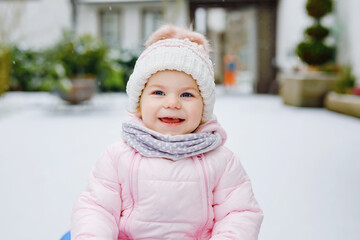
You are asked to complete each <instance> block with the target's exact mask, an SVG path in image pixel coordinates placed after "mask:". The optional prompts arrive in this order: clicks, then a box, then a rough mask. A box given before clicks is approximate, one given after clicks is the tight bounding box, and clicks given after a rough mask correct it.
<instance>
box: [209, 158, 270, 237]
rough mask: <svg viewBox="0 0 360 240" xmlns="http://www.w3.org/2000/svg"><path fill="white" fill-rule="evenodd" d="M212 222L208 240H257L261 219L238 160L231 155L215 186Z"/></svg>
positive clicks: (246, 176) (260, 211)
mask: <svg viewBox="0 0 360 240" xmlns="http://www.w3.org/2000/svg"><path fill="white" fill-rule="evenodd" d="M213 204H214V206H213V209H214V215H215V224H214V227H213V231H212V237H211V238H210V239H211V240H220V239H221V240H225V239H229V240H230V239H232V240H235V239H236V240H256V239H258V234H259V230H260V226H261V223H262V220H263V213H262V210H261V209H260V207H259V205H258V203H257V201H256V199H255V197H254V194H253V191H252V187H251V183H250V179H249V177H248V175H247V174H246V172H245V170H244V169H243V167H242V166H241V163H240V161H239V159H238V158H237V157H236V156H234V155H233V154H232V157H231V158H230V160H229V161H228V163H227V166H226V168H225V171H224V172H223V175H222V177H221V178H220V180H219V182H218V184H217V186H216V187H215V189H214V203H213Z"/></svg>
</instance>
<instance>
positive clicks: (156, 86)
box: [149, 84, 200, 92]
mask: <svg viewBox="0 0 360 240" xmlns="http://www.w3.org/2000/svg"><path fill="white" fill-rule="evenodd" d="M149 88H166V87H165V86H163V85H160V84H153V85H151V84H150V85H149ZM185 90H194V91H199V92H200V89H198V88H195V87H183V88H180V91H185Z"/></svg>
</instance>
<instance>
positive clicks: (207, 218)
mask: <svg viewBox="0 0 360 240" xmlns="http://www.w3.org/2000/svg"><path fill="white" fill-rule="evenodd" d="M126 91H127V94H128V96H129V110H130V112H132V113H133V114H131V116H130V119H129V121H128V122H125V123H123V125H122V128H123V141H121V142H118V143H115V144H113V145H111V146H110V147H109V148H108V149H107V150H106V151H105V152H104V153H103V154H102V156H101V157H100V160H99V161H98V163H97V164H96V166H95V167H94V169H93V170H92V172H91V174H90V178H89V183H88V187H87V189H86V191H85V192H84V193H83V194H82V195H81V196H80V197H79V199H78V201H77V203H76V204H75V207H74V210H73V215H72V228H71V233H72V239H74V240H80V239H98V240H100V239H102V240H105V239H109V240H110V239H112V240H117V239H179V240H183V239H212V240H215V239H236V240H250V239H257V237H258V233H259V229H260V225H261V222H262V218H263V214H262V211H261V209H260V208H259V205H258V204H257V202H256V200H255V198H254V195H253V192H252V189H251V184H250V180H249V178H248V176H247V174H246V172H245V171H244V169H243V167H242V166H241V163H240V161H239V159H238V158H237V157H236V156H235V155H234V154H233V153H232V152H231V151H230V150H229V149H227V148H226V147H224V146H223V145H224V143H225V140H226V134H225V131H224V130H223V129H222V128H221V126H220V125H219V123H218V122H217V121H216V120H215V118H214V116H213V108H214V101H215V83H214V72H213V65H212V63H211V61H210V59H209V46H208V43H207V40H206V39H205V38H204V36H202V35H201V34H199V33H196V32H193V31H190V30H186V29H181V28H177V27H173V26H169V25H167V26H164V27H162V28H160V29H159V30H158V31H156V32H155V33H153V35H152V36H151V37H150V38H149V40H148V42H147V43H146V49H145V50H144V52H143V53H142V54H141V55H140V57H139V59H138V61H137V63H136V66H135V68H134V72H133V74H132V75H131V77H130V79H129V82H128V84H127V89H126Z"/></svg>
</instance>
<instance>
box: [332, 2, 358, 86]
mask: <svg viewBox="0 0 360 240" xmlns="http://www.w3.org/2000/svg"><path fill="white" fill-rule="evenodd" d="M359 9H360V1H359V0H341V1H339V0H338V1H337V10H336V12H337V21H336V28H335V30H336V32H337V37H338V44H339V45H338V61H339V62H340V63H341V64H351V65H352V67H353V72H354V74H355V76H356V77H357V85H358V86H360V44H359V40H360V26H359V24H360V14H359Z"/></svg>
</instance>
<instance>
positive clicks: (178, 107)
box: [140, 70, 204, 135]
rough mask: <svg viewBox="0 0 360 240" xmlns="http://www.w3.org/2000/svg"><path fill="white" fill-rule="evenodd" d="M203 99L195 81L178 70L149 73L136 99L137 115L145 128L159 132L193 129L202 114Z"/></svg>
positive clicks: (183, 132) (182, 131)
mask: <svg viewBox="0 0 360 240" xmlns="http://www.w3.org/2000/svg"><path fill="white" fill-rule="evenodd" d="M203 105H204V103H203V100H202V97H201V94H200V91H199V88H198V85H197V84H196V81H195V80H194V79H193V78H192V77H191V76H190V75H188V74H186V73H184V72H180V71H170V70H166V71H160V72H157V73H155V74H153V75H152V76H151V77H150V78H149V80H148V82H147V84H146V85H145V88H144V90H143V93H142V95H141V98H140V118H141V119H142V120H143V122H144V124H145V126H146V127H148V128H150V129H152V130H154V131H157V132H159V133H162V134H170V135H179V134H186V133H191V132H193V131H194V130H195V129H196V128H197V127H198V126H199V125H200V121H201V118H202V113H203Z"/></svg>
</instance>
